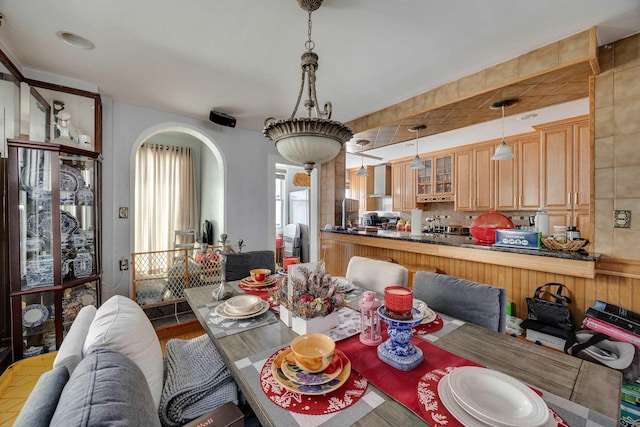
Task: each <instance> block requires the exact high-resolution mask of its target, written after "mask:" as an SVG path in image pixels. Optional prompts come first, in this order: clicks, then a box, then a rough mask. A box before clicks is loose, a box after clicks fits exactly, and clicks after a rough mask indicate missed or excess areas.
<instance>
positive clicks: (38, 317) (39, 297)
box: [14, 291, 57, 357]
mask: <svg viewBox="0 0 640 427" xmlns="http://www.w3.org/2000/svg"><path fill="white" fill-rule="evenodd" d="M14 303H17V304H18V305H19V308H20V310H21V311H22V319H21V320H22V352H21V353H22V357H31V356H37V355H39V354H42V353H48V352H50V351H55V350H56V348H57V339H56V327H55V312H56V308H55V294H54V292H52V291H45V292H37V293H30V294H24V295H21V296H19V297H16V298H14ZM14 350H15V349H14Z"/></svg>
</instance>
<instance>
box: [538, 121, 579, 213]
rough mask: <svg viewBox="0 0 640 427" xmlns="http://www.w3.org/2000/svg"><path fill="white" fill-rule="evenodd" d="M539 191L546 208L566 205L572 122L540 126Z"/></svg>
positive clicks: (569, 199) (570, 182)
mask: <svg viewBox="0 0 640 427" xmlns="http://www.w3.org/2000/svg"><path fill="white" fill-rule="evenodd" d="M540 143H541V149H542V191H543V194H544V196H543V197H544V199H543V207H544V208H545V209H547V210H554V209H555V210H562V209H570V208H571V204H572V198H573V197H572V195H573V176H572V172H573V125H571V124H563V125H558V126H553V127H549V128H546V129H542V131H541V132H540Z"/></svg>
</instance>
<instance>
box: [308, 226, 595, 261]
mask: <svg viewBox="0 0 640 427" xmlns="http://www.w3.org/2000/svg"><path fill="white" fill-rule="evenodd" d="M321 231H322V232H323V233H335V234H350V235H352V236H362V237H377V238H382V239H393V240H404V241H407V242H421V243H429V244H432V245H447V246H457V247H461V248H472V249H479V250H489V251H497V252H508V253H514V254H524V255H534V256H544V257H551V258H564V259H573V260H577V261H593V262H595V261H597V260H598V258H599V257H600V254H597V253H594V252H587V251H585V250H578V251H575V252H556V251H550V250H548V249H546V248H540V249H521V248H511V247H504V246H494V245H490V244H486V243H481V242H479V241H477V240H476V239H474V238H473V237H471V236H459V235H453V234H440V233H422V235H420V236H413V235H412V234H411V232H406V231H393V230H378V231H377V233H372V232H364V231H349V230H327V229H323V230H321Z"/></svg>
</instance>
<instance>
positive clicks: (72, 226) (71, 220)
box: [49, 210, 80, 234]
mask: <svg viewBox="0 0 640 427" xmlns="http://www.w3.org/2000/svg"><path fill="white" fill-rule="evenodd" d="M49 221H51V218H49ZM79 224H80V223H79V222H78V219H77V218H76V217H75V216H73V215H71V214H70V213H69V212H67V211H63V210H61V211H60V232H61V233H67V234H71V233H73V232H74V231H76V230H77V229H78V226H79Z"/></svg>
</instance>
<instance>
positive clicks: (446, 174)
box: [436, 156, 453, 193]
mask: <svg viewBox="0 0 640 427" xmlns="http://www.w3.org/2000/svg"><path fill="white" fill-rule="evenodd" d="M452 172H453V160H452V156H445V157H438V158H436V192H437V193H451V192H452V191H453V185H452V182H451V175H452Z"/></svg>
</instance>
